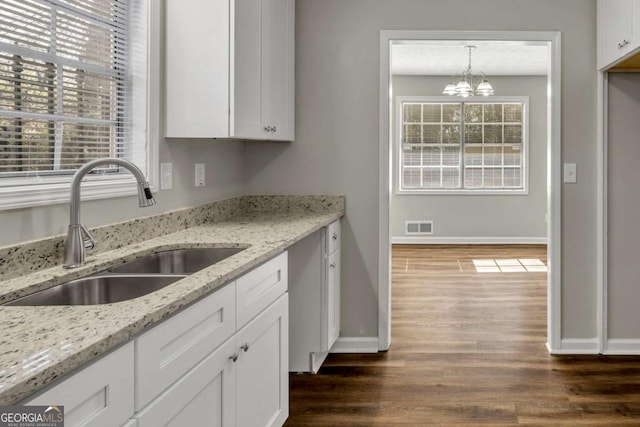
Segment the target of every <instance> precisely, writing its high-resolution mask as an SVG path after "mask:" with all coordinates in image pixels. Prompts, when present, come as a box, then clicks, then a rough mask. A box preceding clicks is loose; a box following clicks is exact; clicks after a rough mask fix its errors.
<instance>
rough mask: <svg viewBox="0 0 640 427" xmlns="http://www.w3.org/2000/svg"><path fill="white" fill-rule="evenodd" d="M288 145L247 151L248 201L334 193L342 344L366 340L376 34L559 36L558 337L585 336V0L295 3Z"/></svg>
mask: <svg viewBox="0 0 640 427" xmlns="http://www.w3.org/2000/svg"><path fill="white" fill-rule="evenodd" d="M296 9H297V10H296V141H295V142H294V143H293V144H290V145H283V144H275V143H273V144H253V143H249V144H247V151H246V155H247V159H246V160H247V180H246V186H247V187H246V189H247V192H248V193H293V194H304V193H334V194H345V195H346V197H347V212H346V217H345V219H344V221H343V227H344V228H343V233H344V239H343V258H342V261H343V266H344V267H343V272H342V280H343V284H344V288H343V295H342V297H343V299H342V301H343V306H342V316H343V317H342V319H343V321H342V335H343V336H375V335H377V289H378V234H379V233H378V205H379V200H378V188H379V171H378V164H379V163H378V160H379V158H378V152H379V108H380V106H379V103H380V101H379V99H380V98H379V78H380V76H379V68H380V64H379V60H380V54H379V52H380V30H383V29H387V30H401V29H405V30H514V29H518V30H550V31H561V32H562V64H561V65H562V124H563V126H562V156H563V161H566V162H575V163H577V165H578V183H577V184H572V185H565V186H564V187H563V194H562V197H563V203H562V209H563V212H562V218H563V221H562V222H563V224H562V225H563V231H562V237H563V249H562V262H563V265H562V266H563V269H562V313H563V319H562V325H563V326H562V333H563V337H565V338H587V337H595V336H596V315H595V292H596V270H595V265H596V236H595V233H594V230H595V229H596V210H595V208H596V174H595V166H596V136H595V135H596V129H595V120H594V118H595V114H596V71H595V70H596V64H595V59H596V58H595V56H596V25H595V24H596V10H595V0H562V1H557V0H535V1H533V0H429V1H425V0H394V1H389V0H349V1H345V0H296Z"/></svg>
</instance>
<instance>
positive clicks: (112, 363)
mask: <svg viewBox="0 0 640 427" xmlns="http://www.w3.org/2000/svg"><path fill="white" fill-rule="evenodd" d="M133 387H134V381H133V342H129V343H127V344H125V345H124V346H122V347H120V348H119V349H117V350H115V351H113V352H111V353H109V354H108V355H106V356H104V357H103V358H101V359H100V360H98V361H96V362H93V363H92V364H90V365H88V366H86V367H84V368H82V369H80V370H79V371H77V372H75V373H74V374H72V375H70V376H69V377H67V378H64V379H62V380H61V381H60V382H59V383H57V384H55V385H54V386H52V387H50V388H49V389H47V390H45V391H44V392H42V393H40V394H39V395H37V396H36V397H32V398H30V399H28V400H27V401H25V402H23V404H24V405H46V406H49V405H58V406H64V425H65V426H67V427H75V426H96V427H113V426H119V425H122V424H124V423H125V422H127V420H128V419H129V418H130V417H131V415H132V414H133Z"/></svg>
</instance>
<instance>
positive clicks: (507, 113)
mask: <svg viewBox="0 0 640 427" xmlns="http://www.w3.org/2000/svg"><path fill="white" fill-rule="evenodd" d="M504 121H505V123H522V104H504Z"/></svg>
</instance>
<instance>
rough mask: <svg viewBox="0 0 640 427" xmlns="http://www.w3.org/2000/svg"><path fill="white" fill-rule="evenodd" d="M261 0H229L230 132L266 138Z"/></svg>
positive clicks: (237, 134) (249, 136)
mask: <svg viewBox="0 0 640 427" xmlns="http://www.w3.org/2000/svg"><path fill="white" fill-rule="evenodd" d="M261 1H262V0H232V1H231V26H232V31H231V37H232V39H231V46H233V48H232V49H231V52H232V55H231V69H232V70H233V72H232V73H231V82H230V83H231V92H230V95H231V100H230V102H231V117H230V124H231V126H230V127H231V136H232V137H236V138H248V139H266V138H267V137H268V135H269V133H268V132H267V131H266V130H265V129H264V127H265V125H263V123H264V117H263V110H262V101H261V99H262V96H261V90H262V89H261V87H262V80H261V79H262V77H261V76H262V53H261V50H262V13H261V4H260V3H261Z"/></svg>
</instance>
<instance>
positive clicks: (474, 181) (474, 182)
mask: <svg viewBox="0 0 640 427" xmlns="http://www.w3.org/2000/svg"><path fill="white" fill-rule="evenodd" d="M464 186H465V188H482V169H480V168H478V169H476V168H464Z"/></svg>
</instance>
